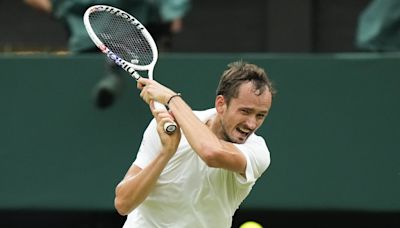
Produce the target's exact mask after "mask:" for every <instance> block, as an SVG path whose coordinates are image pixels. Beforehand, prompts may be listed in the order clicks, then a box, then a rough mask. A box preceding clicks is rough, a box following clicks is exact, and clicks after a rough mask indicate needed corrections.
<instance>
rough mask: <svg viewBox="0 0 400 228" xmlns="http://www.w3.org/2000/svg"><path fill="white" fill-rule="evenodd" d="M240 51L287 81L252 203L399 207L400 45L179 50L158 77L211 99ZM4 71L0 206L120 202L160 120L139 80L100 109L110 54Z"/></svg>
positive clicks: (23, 63)
mask: <svg viewBox="0 0 400 228" xmlns="http://www.w3.org/2000/svg"><path fill="white" fill-rule="evenodd" d="M236 59H244V60H247V61H250V62H254V63H256V64H259V65H261V66H263V67H265V68H266V70H267V72H268V73H269V74H270V76H271V78H272V79H273V80H274V82H275V84H276V86H277V88H278V96H277V97H276V99H275V100H274V104H273V108H272V111H271V113H270V116H269V117H268V119H267V120H266V122H265V124H264V126H263V127H262V128H261V129H260V131H259V134H261V135H263V136H264V137H265V138H266V140H267V143H268V145H269V148H270V151H271V156H272V164H271V166H270V168H269V169H268V171H267V172H266V173H265V175H264V176H263V177H262V178H261V179H259V181H258V182H257V184H256V186H255V187H254V190H253V191H252V193H251V194H250V196H249V197H248V198H247V199H246V200H245V203H244V205H243V207H244V208H258V209H260V208H263V209H317V210H319V209H322V210H326V209H346V210H352V209H354V210H371V211H376V210H379V211H381V210H384V211H399V210H400V195H399V193H400V153H399V152H400V151H399V141H398V140H399V138H400V130H399V127H400V124H399V123H400V121H399V116H400V107H399V103H400V102H399V99H400V90H399V89H398V86H399V84H400V77H399V76H400V56H399V55H372V54H368V55H367V54H344V55H318V56H314V55H261V54H237V55H236V54H230V55H224V54H220V55H219V54H213V55H207V54H192V55H190V54H189V55H183V54H179V55H178V54H176V55H174V54H170V55H161V57H160V60H159V62H158V64H157V66H156V70H155V77H156V78H157V79H158V80H159V81H160V82H161V83H163V84H166V85H168V86H170V87H171V88H172V89H174V90H176V91H180V92H181V93H182V94H183V97H184V99H185V100H186V101H187V102H188V103H189V104H190V105H191V106H192V108H193V109H203V108H208V107H211V106H212V105H213V104H214V100H213V99H214V91H215V87H216V83H217V81H218V78H219V75H220V74H221V72H222V71H223V69H224V68H225V66H226V64H228V63H229V62H231V61H233V60H236ZM0 69H1V76H0V95H1V96H0V104H1V108H0V129H1V131H0V209H20V208H25V209H32V208H38V209H112V208H113V197H114V186H115V185H116V184H117V183H118V182H119V180H120V179H121V178H122V177H123V175H124V174H125V171H126V169H127V168H128V167H129V166H130V164H131V162H132V161H133V160H134V158H135V154H136V150H137V148H138V145H139V143H140V140H141V134H142V132H143V130H144V129H145V127H146V125H147V123H148V121H149V120H150V118H151V116H150V112H149V110H148V108H147V106H146V105H145V104H144V102H143V101H142V100H141V99H140V98H139V96H138V94H139V92H138V90H137V89H136V83H135V82H134V80H133V79H131V78H129V77H128V76H126V77H124V80H125V81H126V83H125V84H126V86H125V90H124V92H123V93H122V95H121V97H120V99H119V100H118V101H117V103H116V104H115V105H114V106H113V107H112V108H111V109H108V110H105V111H101V110H97V109H96V108H95V107H94V105H93V100H92V97H91V93H92V88H93V86H94V84H95V83H96V82H97V81H98V80H99V79H100V77H102V74H103V58H102V57H101V56H93V55H88V56H51V55H43V56H37V55H34V56H13V55H11V56H9V55H2V56H1V57H0Z"/></svg>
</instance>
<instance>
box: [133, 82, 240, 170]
mask: <svg viewBox="0 0 400 228" xmlns="http://www.w3.org/2000/svg"><path fill="white" fill-rule="evenodd" d="M138 87H139V88H140V89H142V93H141V96H142V97H143V99H144V100H145V101H148V100H151V99H156V100H158V101H159V102H161V103H163V104H166V103H167V102H168V100H169V98H170V97H171V96H172V95H174V94H175V93H174V92H173V91H172V90H170V89H168V88H166V87H164V86H163V85H161V84H159V83H157V82H155V81H151V80H148V79H145V78H142V79H140V80H139V82H138ZM169 108H170V110H171V112H172V113H173V115H174V118H175V120H176V122H177V123H178V124H179V126H180V127H181V129H182V131H183V132H184V134H185V136H186V138H187V140H188V142H189V143H190V145H191V146H192V148H193V149H194V151H196V153H197V154H198V155H199V156H200V158H201V159H202V160H203V161H204V162H205V163H206V164H207V165H208V166H210V167H215V168H224V169H228V170H231V171H234V172H238V173H240V174H242V175H244V173H245V170H246V158H245V157H244V155H243V154H242V153H241V152H240V151H239V150H238V149H237V148H236V147H235V146H234V145H233V144H232V143H230V142H226V141H224V140H221V139H219V138H218V137H217V136H216V135H215V134H214V133H213V132H212V131H211V130H210V129H209V128H208V127H207V126H206V125H205V124H204V123H202V122H201V121H200V120H199V119H198V118H197V116H196V115H195V114H194V113H193V111H192V109H191V108H190V107H189V106H188V105H187V104H186V102H185V101H184V100H183V99H182V98H180V97H174V98H173V99H172V100H171V101H170V103H169Z"/></svg>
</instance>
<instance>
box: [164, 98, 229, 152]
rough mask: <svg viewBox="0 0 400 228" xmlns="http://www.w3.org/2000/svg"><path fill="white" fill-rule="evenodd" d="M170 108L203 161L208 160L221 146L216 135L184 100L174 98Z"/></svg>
mask: <svg viewBox="0 0 400 228" xmlns="http://www.w3.org/2000/svg"><path fill="white" fill-rule="evenodd" d="M168 106H169V108H170V110H171V111H172V113H173V115H174V117H175V120H176V122H177V123H178V124H179V126H180V128H181V129H182V131H183V132H184V134H185V137H186V138H187V140H188V142H189V144H190V145H191V147H192V148H193V149H194V151H196V153H197V154H198V155H199V156H200V157H201V158H202V159H203V160H205V159H206V157H207V156H208V153H211V152H213V150H215V148H218V147H220V146H221V145H220V141H219V139H218V138H217V137H216V136H215V134H213V133H212V132H211V130H210V129H208V127H207V126H206V125H205V124H204V123H203V122H201V121H200V120H199V119H198V118H197V116H196V115H195V114H194V113H193V110H192V109H191V108H190V107H189V105H187V104H186V102H185V101H184V100H183V99H182V98H180V97H174V98H173V99H171V101H170V103H169V104H168Z"/></svg>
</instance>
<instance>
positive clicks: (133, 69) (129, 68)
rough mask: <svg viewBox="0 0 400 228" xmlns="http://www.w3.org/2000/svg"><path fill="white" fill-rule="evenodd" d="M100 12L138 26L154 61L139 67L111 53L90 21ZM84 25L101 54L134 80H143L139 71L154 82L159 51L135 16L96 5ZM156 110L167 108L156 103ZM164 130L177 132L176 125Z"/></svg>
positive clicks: (113, 8) (89, 10)
mask: <svg viewBox="0 0 400 228" xmlns="http://www.w3.org/2000/svg"><path fill="white" fill-rule="evenodd" d="M99 11H106V12H108V13H110V14H114V15H116V16H119V17H122V18H123V19H125V20H126V21H128V22H130V23H131V24H132V25H134V26H136V28H137V29H138V30H139V31H140V32H141V33H142V35H143V36H144V37H145V38H146V40H147V42H148V43H149V46H150V48H151V51H152V53H153V59H152V61H151V63H149V64H147V65H137V64H134V63H131V62H128V61H126V60H124V59H123V58H121V57H119V56H118V55H117V54H115V53H114V52H113V51H111V50H110V49H109V48H108V47H107V46H106V45H105V44H104V43H103V42H102V41H101V40H100V39H99V38H98V37H97V35H96V33H95V32H94V30H93V28H92V26H91V24H90V20H89V15H90V14H91V13H93V12H99ZM83 23H84V25H85V28H86V31H87V33H88V35H89V37H90V38H91V40H92V41H93V43H94V44H95V45H96V46H97V47H98V48H99V49H100V51H101V52H103V53H104V54H106V55H107V57H108V58H110V59H111V60H112V61H113V62H114V63H115V64H117V65H118V66H120V67H121V68H122V69H124V70H125V71H126V72H128V73H129V74H130V75H131V76H132V77H133V78H135V79H136V80H138V79H139V78H141V76H140V74H139V73H138V72H137V71H147V75H148V77H149V79H151V80H153V71H154V67H155V65H156V62H157V59H158V49H157V45H156V43H155V41H154V39H153V37H152V36H151V35H150V33H149V32H148V31H147V29H146V27H145V26H144V25H143V24H142V23H141V22H140V21H139V20H137V19H136V18H135V17H134V16H132V15H130V14H129V13H127V12H125V11H123V10H121V9H118V8H115V7H113V6H108V5H94V6H91V7H89V8H88V9H87V10H86V12H85V14H84V15H83ZM154 105H155V108H156V109H157V110H160V109H164V110H165V109H166V107H165V106H164V105H163V104H161V103H159V102H157V101H155V102H154ZM164 130H165V132H166V133H168V134H172V133H173V132H174V131H175V130H176V123H173V122H172V123H165V125H164Z"/></svg>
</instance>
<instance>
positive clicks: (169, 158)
mask: <svg viewBox="0 0 400 228" xmlns="http://www.w3.org/2000/svg"><path fill="white" fill-rule="evenodd" d="M138 88H139V89H141V90H142V91H141V97H142V98H143V100H144V101H145V102H147V103H149V104H150V108H151V110H152V113H153V115H154V117H155V118H154V119H153V120H152V121H151V123H150V124H149V126H148V127H147V129H146V130H145V132H144V135H143V141H142V143H141V146H140V148H139V151H138V153H137V157H136V160H135V161H134V162H133V164H132V166H131V167H130V168H129V170H128V172H127V174H126V175H125V177H124V178H123V180H122V181H121V182H120V183H119V184H118V186H117V187H116V197H115V207H116V209H117V210H118V212H119V213H120V214H121V215H128V217H127V220H126V222H125V224H124V228H133V227H140V228H142V227H168V228H171V227H177V228H182V227H205V228H210V227H218V228H223V227H231V225H232V216H233V214H234V212H235V211H236V209H238V207H239V205H240V204H241V202H242V201H243V200H244V199H245V198H246V196H247V195H248V194H249V193H250V191H251V189H252V187H253V185H254V184H255V182H256V180H257V178H259V177H260V176H261V174H262V173H263V172H264V171H265V170H266V169H267V168H268V166H269V164H270V154H269V151H268V148H267V145H266V143H265V141H264V139H263V138H262V137H260V136H258V135H256V134H255V132H256V130H257V129H258V128H259V127H260V126H261V124H262V123H263V122H264V120H265V118H266V117H267V115H268V113H269V111H270V108H271V104H272V96H273V94H274V93H275V92H274V89H273V87H272V84H271V81H270V79H269V78H268V77H267V75H266V73H265V71H264V70H263V69H262V68H260V67H258V66H256V65H254V64H249V63H246V62H243V61H238V62H234V63H231V64H229V65H228V69H227V70H225V71H224V73H223V75H222V77H221V79H220V82H219V85H218V89H217V96H216V99H215V108H212V109H208V110H204V111H193V110H192V109H191V108H190V107H189V106H188V105H187V104H186V103H185V101H184V99H183V98H182V97H181V96H180V94H178V93H175V92H174V91H172V90H170V89H169V88H167V87H165V86H163V85H161V84H159V83H158V82H156V81H153V80H149V79H146V78H142V79H139V81H138ZM153 100H157V101H159V102H160V103H163V104H165V105H167V106H168V107H169V112H167V111H158V110H155V109H154V105H153V102H152V101H153ZM168 121H176V123H177V124H178V129H177V131H176V132H175V133H173V134H171V135H168V134H166V133H165V132H164V130H163V126H164V123H166V122H168Z"/></svg>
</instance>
